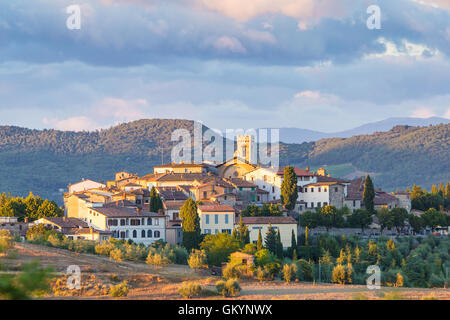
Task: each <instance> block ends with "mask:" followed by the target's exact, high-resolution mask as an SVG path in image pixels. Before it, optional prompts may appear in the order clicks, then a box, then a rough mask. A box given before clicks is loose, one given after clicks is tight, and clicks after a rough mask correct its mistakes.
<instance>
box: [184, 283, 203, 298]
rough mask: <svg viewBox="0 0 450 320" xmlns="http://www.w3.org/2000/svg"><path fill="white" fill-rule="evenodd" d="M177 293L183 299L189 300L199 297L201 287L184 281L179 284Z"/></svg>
mask: <svg viewBox="0 0 450 320" xmlns="http://www.w3.org/2000/svg"><path fill="white" fill-rule="evenodd" d="M178 292H179V293H180V294H181V295H182V296H183V298H187V299H191V298H194V297H199V296H200V295H201V293H202V286H201V285H200V284H198V283H197V282H191V281H185V282H183V283H182V284H181V287H180V288H178Z"/></svg>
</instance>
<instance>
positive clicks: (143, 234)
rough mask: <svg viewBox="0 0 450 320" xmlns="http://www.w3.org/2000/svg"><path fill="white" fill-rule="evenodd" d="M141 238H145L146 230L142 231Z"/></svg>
mask: <svg viewBox="0 0 450 320" xmlns="http://www.w3.org/2000/svg"><path fill="white" fill-rule="evenodd" d="M141 238H145V230H142V231H141Z"/></svg>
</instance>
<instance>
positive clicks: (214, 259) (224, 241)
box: [200, 233, 241, 266]
mask: <svg viewBox="0 0 450 320" xmlns="http://www.w3.org/2000/svg"><path fill="white" fill-rule="evenodd" d="M200 248H201V249H203V250H205V251H206V254H207V256H208V263H209V264H210V265H214V266H221V264H222V262H226V261H228V257H229V256H230V254H231V253H233V252H235V251H238V250H239V249H240V248H241V246H240V243H239V241H238V240H236V239H233V237H231V235H229V234H228V233H217V234H208V235H206V237H205V239H204V240H203V241H202V243H200Z"/></svg>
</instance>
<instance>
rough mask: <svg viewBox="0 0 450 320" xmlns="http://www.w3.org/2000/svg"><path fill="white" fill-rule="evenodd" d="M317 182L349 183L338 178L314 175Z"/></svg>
mask: <svg viewBox="0 0 450 320" xmlns="http://www.w3.org/2000/svg"><path fill="white" fill-rule="evenodd" d="M316 177H317V182H338V183H350V181H348V180H343V179H339V178H333V177H326V176H321V175H316Z"/></svg>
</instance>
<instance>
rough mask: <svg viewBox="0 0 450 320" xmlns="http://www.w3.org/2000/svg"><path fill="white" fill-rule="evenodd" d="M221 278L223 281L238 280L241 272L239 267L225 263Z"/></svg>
mask: <svg viewBox="0 0 450 320" xmlns="http://www.w3.org/2000/svg"><path fill="white" fill-rule="evenodd" d="M222 274H223V277H224V278H225V279H240V277H241V275H242V271H241V269H240V267H239V265H233V264H231V263H227V265H226V266H225V268H223V272H222Z"/></svg>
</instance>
